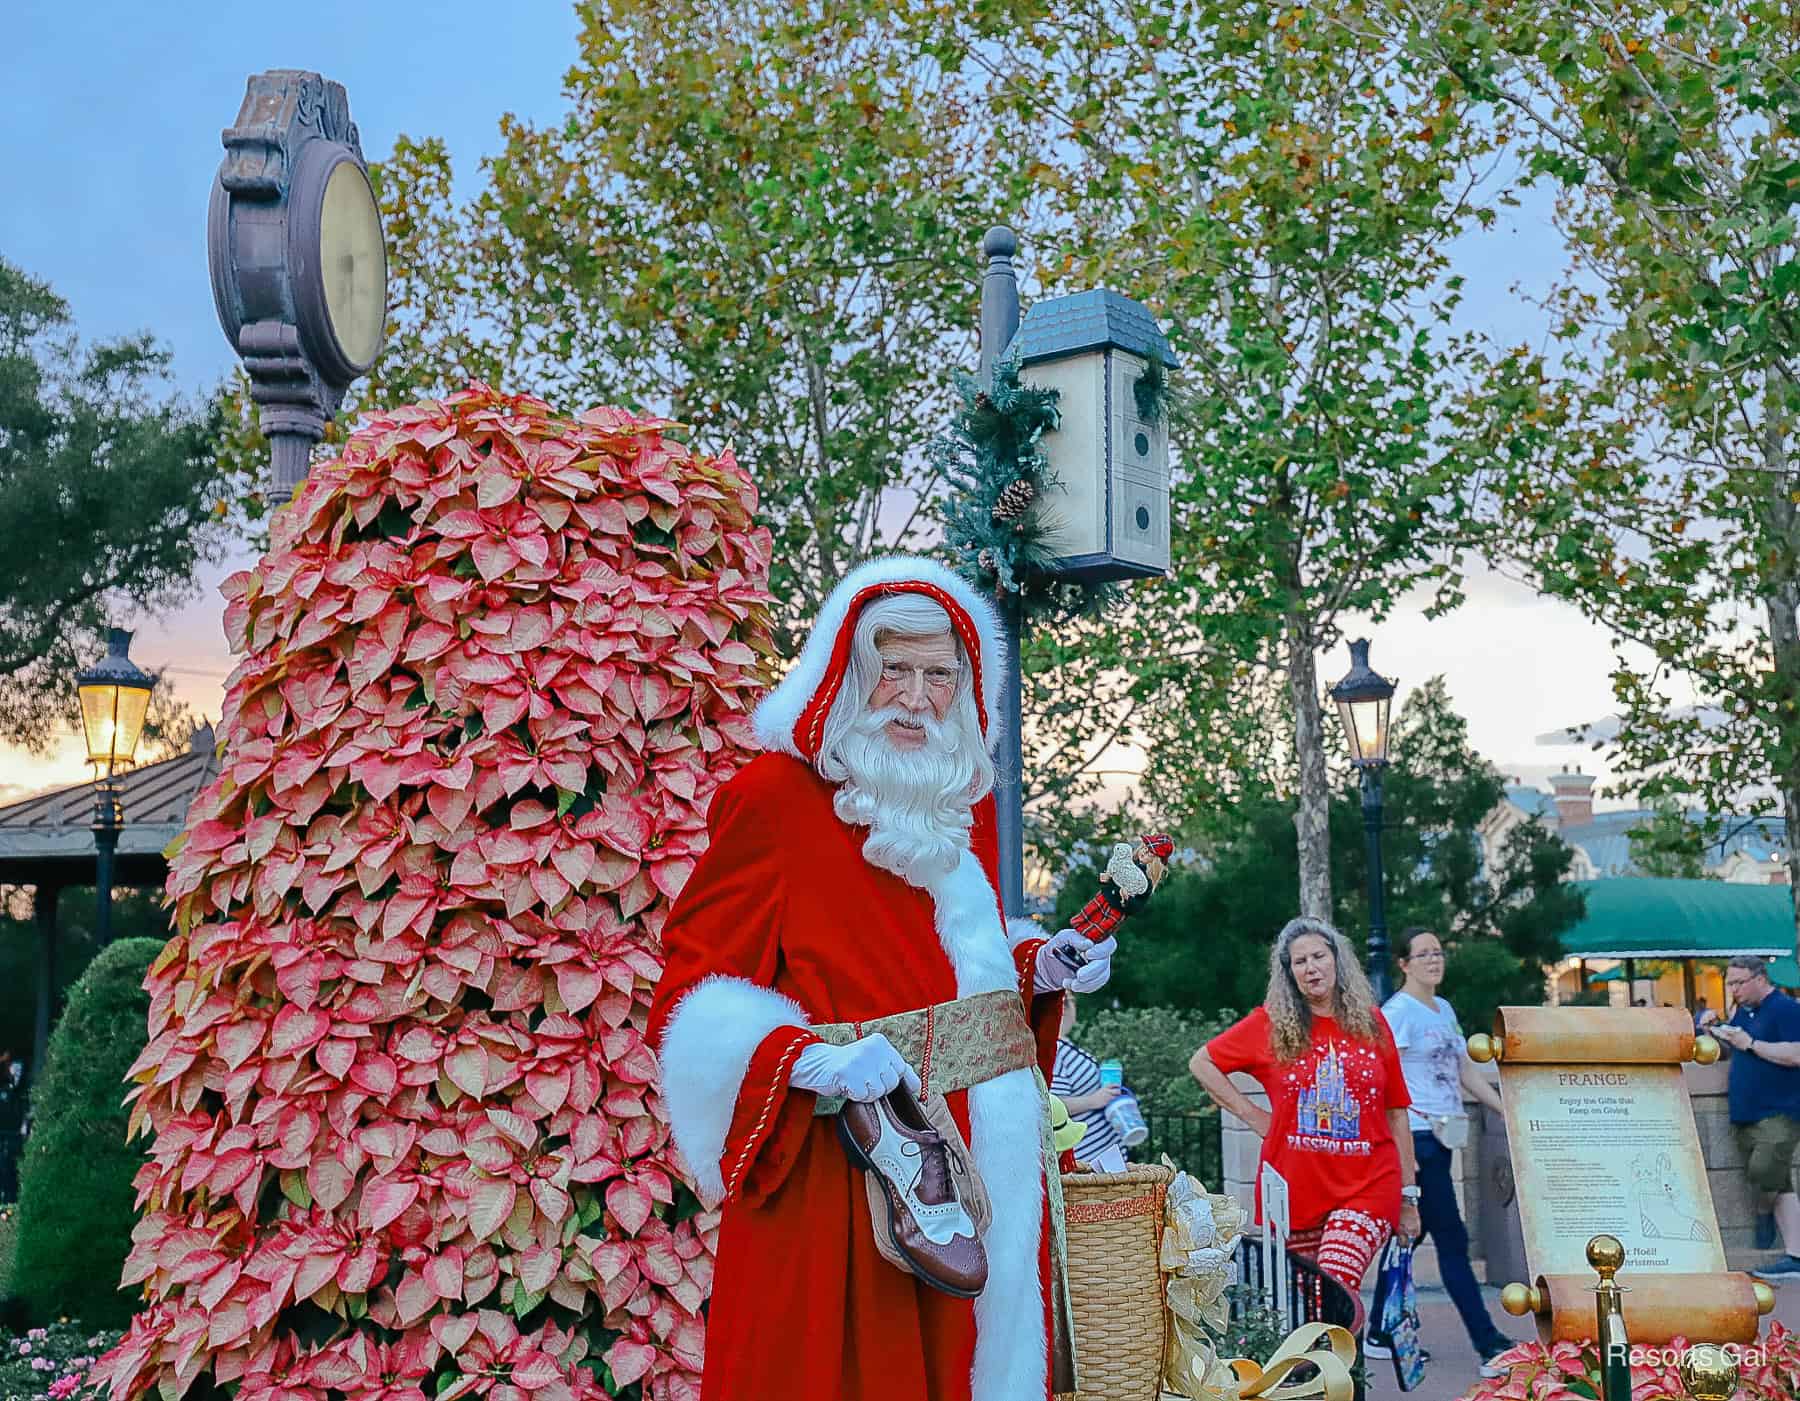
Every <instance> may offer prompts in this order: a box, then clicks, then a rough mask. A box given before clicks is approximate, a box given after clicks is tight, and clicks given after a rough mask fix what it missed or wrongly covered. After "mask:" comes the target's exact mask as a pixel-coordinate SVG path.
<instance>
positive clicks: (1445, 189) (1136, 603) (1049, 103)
mask: <svg viewBox="0 0 1800 1401" xmlns="http://www.w3.org/2000/svg"><path fill="white" fill-rule="evenodd" d="M1360 9H1361V7H1360V5H1358V4H1352V5H1350V6H1348V7H1320V6H1300V5H1295V6H1291V7H1287V6H1284V7H1273V6H1269V5H1265V4H1262V3H1256V0H1201V3H1197V4H1193V5H1185V6H1180V7H1176V8H1173V9H1172V8H1171V7H1170V6H1168V5H1166V4H1160V3H1156V2H1155V0H1122V2H1121V0H1078V3H1075V4H1074V5H1069V4H1063V3H1059V4H1056V5H1049V4H1041V3H1025V4H1009V5H1004V6H1001V5H988V6H976V7H972V8H969V9H964V10H950V11H945V10H943V9H942V7H935V6H920V7H918V23H919V26H920V29H921V31H922V32H924V33H926V34H929V35H930V36H931V38H930V39H929V40H928V42H930V43H932V44H933V46H934V48H935V49H936V51H938V52H940V53H941V54H943V55H945V61H946V62H947V63H951V64H953V65H959V66H960V67H961V69H962V70H963V71H964V72H965V73H966V74H968V75H971V76H970V80H971V81H972V82H975V83H976V84H977V86H978V87H980V88H981V90H982V91H983V93H984V97H985V100H986V101H987V102H989V104H990V105H991V107H992V109H993V110H995V111H996V112H997V114H998V115H997V118H996V120H998V121H1000V122H1002V123H1004V124H1006V125H1007V126H1008V127H1009V129H1016V130H1017V131H1019V132H1021V133H1024V135H1022V136H1021V137H1019V138H1018V139H1017V140H1015V142H1014V144H1013V145H1012V147H1011V149H1012V150H1013V151H1014V152H1015V153H1016V154H1017V156H1018V160H1017V163H1016V166H1015V170H1014V175H1015V179H1016V182H1017V185H1018V196H1017V199H1016V203H1017V204H1019V205H1020V206H1022V207H1023V208H1025V209H1027V210H1030V211H1033V212H1034V213H1035V215H1036V217H1035V219H1034V223H1033V231H1034V233H1035V235H1036V237H1035V240H1034V242H1033V243H1032V247H1033V248H1034V249H1036V250H1042V251H1040V252H1039V254H1038V256H1040V257H1042V256H1045V254H1046V253H1047V254H1048V255H1049V257H1050V258H1052V259H1054V255H1055V250H1059V249H1060V250H1063V251H1064V253H1065V256H1064V258H1063V259H1062V260H1061V265H1060V268H1059V270H1058V274H1057V277H1056V279H1055V280H1056V281H1057V283H1058V285H1064V284H1066V285H1067V286H1069V287H1071V288H1075V287H1083V286H1092V285H1108V286H1114V287H1117V288H1119V290H1121V291H1125V292H1128V293H1130V294H1132V295H1134V296H1136V297H1138V298H1139V299H1140V300H1143V301H1145V302H1147V303H1148V304H1150V305H1151V306H1152V307H1153V308H1155V309H1156V310H1157V311H1158V312H1159V313H1160V315H1161V317H1162V318H1163V321H1164V322H1165V324H1166V325H1167V327H1168V330H1169V333H1170V336H1171V339H1172V341H1173V344H1174V346H1175V349H1176V351H1177V354H1178V355H1179V356H1180V357H1181V358H1182V361H1183V368H1182V370H1181V371H1180V373H1179V375H1178V376H1177V383H1178V385H1179V386H1180V392H1179V393H1178V394H1177V395H1176V400H1175V403H1174V406H1173V413H1172V417H1171V436H1172V440H1173V442H1174V444H1175V451H1176V455H1177V459H1178V460H1177V471H1176V480H1175V486H1174V492H1175V497H1174V520H1173V526H1172V532H1171V533H1172V542H1173V551H1174V562H1173V577H1172V578H1171V579H1170V580H1169V581H1168V582H1167V583H1166V584H1164V585H1162V586H1160V587H1151V588H1144V589H1141V590H1136V591H1134V593H1133V607H1132V609H1131V616H1130V617H1129V618H1128V619H1127V620H1125V621H1124V622H1122V623H1119V624H1115V625H1113V626H1109V627H1101V628H1095V629H1090V630H1088V632H1087V634H1086V637H1087V640H1088V642H1089V644H1090V645H1089V649H1088V652H1087V655H1086V656H1085V658H1083V659H1082V662H1081V664H1079V665H1065V666H1064V667H1063V669H1062V672H1061V679H1060V682H1059V684H1060V686H1061V687H1062V689H1064V690H1065V691H1066V692H1067V693H1068V694H1069V695H1071V696H1081V695H1085V694H1097V695H1106V696H1107V703H1106V704H1104V705H1102V706H1100V707H1098V708H1099V709H1100V711H1101V713H1102V714H1110V715H1114V716H1117V715H1123V714H1126V713H1128V712H1129V713H1130V714H1131V719H1130V721H1129V722H1128V723H1129V725H1130V729H1131V732H1130V734H1129V736H1128V737H1129V738H1132V739H1134V740H1136V741H1137V742H1138V743H1139V745H1140V746H1141V747H1143V748H1145V749H1147V750H1148V751H1149V752H1150V755H1151V762H1152V765H1153V766H1154V768H1153V772H1152V773H1151V775H1150V776H1149V779H1148V787H1149V788H1150V790H1151V791H1152V793H1153V795H1154V798H1155V801H1156V804H1157V805H1158V806H1161V807H1164V808H1174V810H1185V809H1186V808H1188V807H1190V806H1191V805H1193V803H1194V802H1196V801H1206V800H1208V799H1209V798H1210V797H1211V793H1210V792H1209V790H1208V787H1207V786H1206V785H1205V784H1199V785H1196V786H1195V787H1189V786H1188V785H1189V783H1190V781H1191V779H1202V780H1208V781H1209V782H1210V783H1212V784H1213V785H1214V786H1215V787H1216V786H1217V784H1218V780H1217V778H1216V777H1215V775H1216V774H1217V772H1218V770H1219V769H1220V768H1221V767H1226V766H1230V765H1232V764H1233V763H1234V762H1235V761H1236V760H1237V758H1238V752H1239V749H1240V748H1247V749H1248V751H1249V752H1250V754H1252V755H1253V756H1255V759H1256V761H1257V762H1255V764H1254V766H1253V767H1254V768H1255V769H1258V770H1264V769H1272V770H1273V773H1272V775H1271V777H1272V778H1273V779H1274V781H1275V783H1276V784H1277V791H1279V792H1282V793H1291V794H1294V795H1295V796H1296V797H1297V805H1296V807H1297V813H1298V825H1299V846H1300V863H1301V873H1300V890H1299V904H1300V907H1301V908H1302V909H1305V910H1307V911H1309V912H1315V913H1320V914H1325V913H1329V911H1330V910H1331V908H1332V898H1331V887H1330V856H1329V852H1328V850H1327V846H1328V831H1329V816H1328V808H1329V800H1330V790H1331V780H1330V776H1329V773H1328V769H1327V764H1326V752H1327V748H1328V745H1329V744H1330V743H1333V742H1335V741H1329V740H1328V738H1327V735H1326V732H1325V726H1324V716H1323V713H1322V710H1321V706H1320V693H1321V685H1320V677H1319V675H1318V657H1319V654H1320V653H1321V652H1322V651H1323V650H1324V649H1327V648H1329V647H1330V646H1332V645H1333V643H1334V642H1335V641H1336V640H1337V637H1338V631H1337V630H1338V619H1339V618H1340V616H1342V615H1343V614H1344V613H1346V612H1355V613H1363V614H1370V615H1373V616H1376V617H1379V616H1380V615H1381V614H1382V613H1384V612H1385V611H1386V610H1387V609H1388V608H1389V607H1391V606H1392V605H1393V603H1394V602H1395V601H1396V600H1397V599H1398V598H1399V597H1400V596H1401V595H1402V594H1405V593H1407V592H1408V591H1409V590H1412V589H1414V588H1415V587H1418V586H1421V585H1424V586H1426V587H1428V588H1429V587H1436V588H1437V589H1438V594H1437V601H1438V602H1439V603H1440V604H1442V605H1448V604H1449V603H1451V602H1453V601H1454V600H1455V598H1456V596H1457V595H1456V590H1455V587H1454V569H1453V562H1454V550H1455V548H1456V546H1457V544H1458V542H1459V541H1460V540H1461V539H1462V535H1463V524H1464V512H1465V507H1466V504H1467V490H1466V487H1467V483H1468V481H1469V480H1470V478H1471V475H1472V463H1473V458H1474V455H1475V454H1477V453H1479V452H1480V451H1481V450H1482V449H1481V445H1480V444H1478V443H1470V442H1469V441H1467V440H1466V438H1465V437H1464V436H1463V435H1462V434H1461V433H1460V432H1459V431H1457V426H1456V425H1455V424H1454V423H1453V422H1451V421H1450V420H1448V419H1446V418H1445V417H1444V416H1443V415H1442V414H1441V413H1440V412H1439V407H1440V406H1441V405H1442V404H1443V403H1445V402H1446V401H1447V400H1449V399H1450V398H1451V397H1452V391H1453V390H1454V389H1456V388H1457V387H1459V386H1460V385H1462V384H1463V383H1465V382H1466V378H1467V376H1468V374H1469V373H1470V372H1471V370H1472V368H1474V367H1476V366H1478V365H1480V364H1481V363H1483V360H1482V357H1481V356H1480V355H1479V354H1478V347H1477V345H1476V343H1475V342H1474V341H1473V340H1471V339H1469V338H1467V337H1462V336H1458V335H1455V334H1453V333H1452V332H1451V331H1450V329H1449V327H1448V322H1449V319H1450V317H1451V314H1452V312H1453V311H1454V308H1455V307H1456V305H1457V302H1458V298H1459V295H1460V293H1459V286H1460V284H1459V281H1458V279H1456V278H1455V277H1452V276H1450V275H1449V271H1450V269H1449V261H1448V259H1449V250H1450V245H1451V243H1452V241H1453V240H1455V239H1456V238H1457V237H1458V236H1459V234H1461V233H1463V232H1464V231H1465V230H1467V229H1469V228H1471V227H1473V226H1474V225H1475V224H1476V223H1477V222H1478V221H1482V220H1485V219H1486V218H1488V217H1489V211H1488V210H1487V209H1486V208H1484V207H1483V205H1482V203H1481V201H1480V200H1479V199H1478V198H1477V197H1476V191H1475V189H1474V186H1475V184H1476V181H1477V166H1478V163H1479V162H1480V161H1481V159H1482V158H1483V157H1484V155H1486V154H1487V153H1488V151H1489V149H1490V146H1491V141H1492V134H1491V129H1489V128H1486V127H1483V126H1482V125H1481V124H1479V123H1472V122H1470V121H1469V120H1468V102H1467V100H1466V98H1464V97H1462V96H1460V95H1457V94H1449V95H1446V94H1445V93H1443V92H1441V91H1439V90H1438V88H1437V86H1436V84H1435V73H1434V72H1433V71H1431V70H1429V69H1426V68H1424V66H1423V65H1421V64H1420V63H1419V62H1418V61H1417V60H1415V59H1414V58H1412V57H1411V56H1410V55H1408V54H1406V53H1405V52H1404V51H1401V50H1398V49H1397V48H1396V46H1394V45H1392V44H1391V43H1388V42H1386V41H1385V40H1383V39H1381V38H1380V37H1379V36H1369V35H1364V34H1362V33H1360V32H1359V31H1358V28H1357V27H1356V25H1355V24H1354V20H1355V18H1356V16H1357V15H1358V14H1359V13H1360ZM1339 11H1341V12H1342V18H1341V19H1339V18H1334V15H1336V14H1337V13H1338V12H1339ZM1054 645H1057V646H1066V645H1067V644H1066V643H1058V644H1054ZM1077 677H1080V678H1081V683H1080V684H1077V683H1076V680H1075V678H1077ZM1114 677H1122V678H1124V679H1123V680H1122V681H1121V682H1119V683H1117V684H1114V685H1111V686H1110V687H1109V686H1108V684H1107V683H1108V681H1109V679H1111V678H1114ZM1270 681H1275V682H1277V683H1278V685H1279V686H1280V688H1281V689H1282V690H1283V691H1284V692H1285V697H1284V708H1285V710H1286V712H1287V716H1288V719H1287V721H1286V724H1285V725H1284V726H1282V727H1280V728H1278V729H1277V731H1276V733H1281V730H1282V729H1285V730H1287V732H1288V733H1289V734H1291V737H1292V748H1291V750H1290V751H1289V753H1288V755H1287V756H1286V757H1285V760H1284V761H1282V760H1277V761H1276V762H1274V763H1269V762H1268V761H1267V757H1268V751H1267V748H1266V738H1264V737H1263V736H1261V735H1255V734H1245V735H1242V736H1241V738H1242V740H1244V741H1247V743H1245V744H1239V743H1235V742H1234V741H1238V740H1239V739H1240V734H1239V733H1236V732H1234V727H1236V726H1239V725H1241V723H1242V720H1243V718H1244V717H1245V716H1246V715H1254V714H1255V713H1256V706H1255V705H1252V706H1251V707H1249V708H1246V707H1245V705H1244V701H1245V698H1246V693H1248V694H1249V695H1251V696H1254V697H1256V698H1257V699H1258V700H1259V701H1260V700H1262V698H1264V697H1266V696H1267V695H1268V693H1269V685H1268V683H1269V682H1270ZM1109 691H1110V692H1111V694H1108V692H1109ZM1034 700H1035V697H1034ZM1220 741H1225V743H1224V744H1221V743H1220ZM1221 760H1223V761H1224V762H1223V764H1222V763H1221ZM1184 789H1185V790H1186V791H1185V793H1184V791H1183V790H1184ZM1183 798H1185V801H1182V800H1183ZM1178 802H1179V803H1180V804H1181V805H1180V806H1179V807H1177V806H1176V803H1178Z"/></svg>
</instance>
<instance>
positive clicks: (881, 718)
mask: <svg viewBox="0 0 1800 1401" xmlns="http://www.w3.org/2000/svg"><path fill="white" fill-rule="evenodd" d="M866 720H867V724H868V727H869V728H868V733H871V734H874V733H879V732H880V731H881V730H882V729H883V728H885V727H886V726H887V725H888V724H890V723H893V724H900V725H904V726H905V727H906V728H907V729H911V730H920V731H923V733H924V735H925V737H926V738H927V739H929V740H931V741H932V742H933V743H934V744H936V743H941V742H942V741H943V739H944V726H943V725H942V723H940V722H939V720H938V718H937V717H936V716H935V715H933V714H932V713H931V712H930V711H929V710H924V711H920V712H918V713H917V714H914V713H913V712H912V711H910V710H902V709H901V708H900V707H899V706H897V705H889V706H884V707H883V708H882V709H880V710H871V711H870V712H869V713H868V715H867V717H866Z"/></svg>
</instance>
